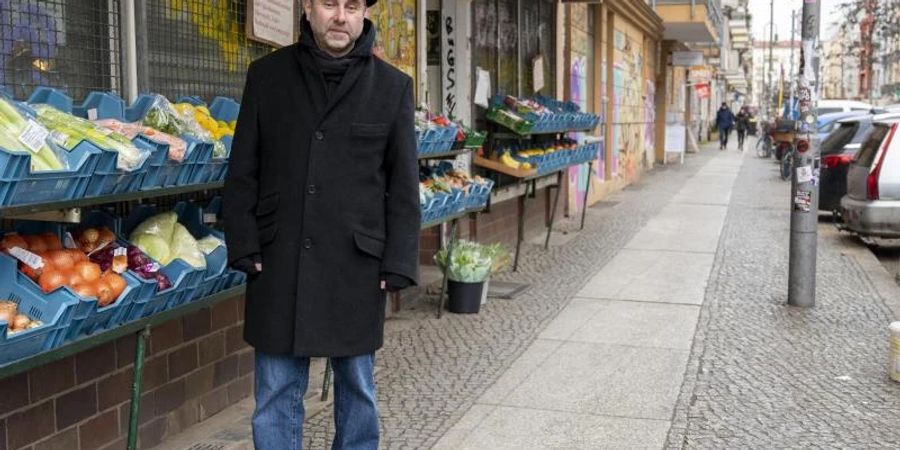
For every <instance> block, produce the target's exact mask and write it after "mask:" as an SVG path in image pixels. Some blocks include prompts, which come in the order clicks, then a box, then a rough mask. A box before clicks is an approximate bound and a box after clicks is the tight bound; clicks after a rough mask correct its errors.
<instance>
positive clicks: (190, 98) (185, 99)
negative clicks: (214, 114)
mask: <svg viewBox="0 0 900 450" xmlns="http://www.w3.org/2000/svg"><path fill="white" fill-rule="evenodd" d="M175 103H190V104H192V105H194V106H206V102H204V101H203V99H202V98H200V97H199V96H197V95H182V96H180V97H178V100H177V101H176V102H175Z"/></svg>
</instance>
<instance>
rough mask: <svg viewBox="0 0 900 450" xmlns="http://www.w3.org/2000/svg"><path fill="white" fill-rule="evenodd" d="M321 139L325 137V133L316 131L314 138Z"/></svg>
mask: <svg viewBox="0 0 900 450" xmlns="http://www.w3.org/2000/svg"><path fill="white" fill-rule="evenodd" d="M322 139H325V133H322V132H321V131H316V140H317V141H321V140H322Z"/></svg>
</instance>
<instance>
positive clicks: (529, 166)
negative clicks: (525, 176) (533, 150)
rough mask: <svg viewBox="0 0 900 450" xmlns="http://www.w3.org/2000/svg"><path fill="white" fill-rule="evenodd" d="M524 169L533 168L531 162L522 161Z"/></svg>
mask: <svg viewBox="0 0 900 450" xmlns="http://www.w3.org/2000/svg"><path fill="white" fill-rule="evenodd" d="M522 170H531V164H530V163H522Z"/></svg>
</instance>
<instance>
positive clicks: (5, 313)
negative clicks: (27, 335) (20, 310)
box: [0, 309, 16, 328]
mask: <svg viewBox="0 0 900 450" xmlns="http://www.w3.org/2000/svg"><path fill="white" fill-rule="evenodd" d="M15 317H16V312H15V311H10V310H6V309H4V310H0V322H6V323H7V324H9V325H8V326H9V327H10V328H12V325H13V319H15Z"/></svg>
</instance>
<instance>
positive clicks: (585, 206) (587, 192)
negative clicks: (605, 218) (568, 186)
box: [579, 161, 594, 230]
mask: <svg viewBox="0 0 900 450" xmlns="http://www.w3.org/2000/svg"><path fill="white" fill-rule="evenodd" d="M593 172H594V161H591V162H589V163H588V173H587V186H586V187H585V188H584V203H582V204H581V228H579V230H583V229H584V216H585V215H586V214H587V209H588V196H590V194H591V178H593V177H592V176H591V175H592V174H593Z"/></svg>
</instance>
